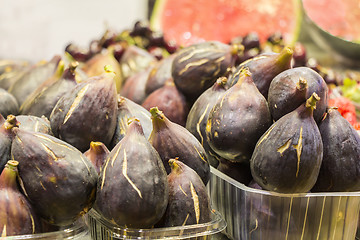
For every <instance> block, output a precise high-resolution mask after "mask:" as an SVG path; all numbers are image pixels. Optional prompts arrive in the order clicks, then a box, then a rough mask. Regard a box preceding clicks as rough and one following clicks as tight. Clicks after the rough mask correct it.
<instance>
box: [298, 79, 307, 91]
mask: <svg viewBox="0 0 360 240" xmlns="http://www.w3.org/2000/svg"><path fill="white" fill-rule="evenodd" d="M306 88H307V80H306V79H304V78H302V77H300V78H299V81H298V82H297V84H296V89H298V90H299V91H304V90H305V89H306Z"/></svg>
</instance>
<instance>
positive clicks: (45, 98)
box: [20, 62, 78, 118]
mask: <svg viewBox="0 0 360 240" xmlns="http://www.w3.org/2000/svg"><path fill="white" fill-rule="evenodd" d="M77 66H78V62H73V63H71V64H70V65H69V67H68V68H67V69H66V70H65V71H64V73H63V74H62V76H61V77H60V78H59V79H56V81H55V82H53V83H51V84H50V85H48V86H46V87H43V88H42V89H41V91H39V92H38V93H37V94H35V95H34V96H31V98H30V99H29V98H27V99H26V101H25V102H24V103H23V104H22V105H21V107H20V112H21V114H23V115H32V116H37V117H41V116H45V117H47V118H50V114H51V112H52V110H53V108H54V107H55V105H56V103H57V101H58V100H59V99H60V97H62V95H64V94H65V93H66V92H68V91H70V90H71V89H72V88H74V87H75V85H76V80H75V69H76V67H77Z"/></svg>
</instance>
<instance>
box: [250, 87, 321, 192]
mask: <svg viewBox="0 0 360 240" xmlns="http://www.w3.org/2000/svg"><path fill="white" fill-rule="evenodd" d="M317 101H319V97H318V96H317V95H316V93H313V95H312V96H311V97H310V98H309V99H308V100H307V101H306V103H304V104H302V105H300V106H299V107H298V108H297V109H296V110H294V111H292V112H290V113H288V114H286V115H285V116H283V117H281V118H280V119H279V120H278V121H276V122H275V123H273V124H272V125H271V126H270V128H269V129H268V130H267V131H266V132H265V133H264V134H263V135H262V136H261V138H260V139H259V141H258V142H257V144H256V147H255V150H254V152H253V155H252V157H251V159H250V168H251V175H252V176H253V178H254V180H255V181H256V182H257V183H258V184H259V185H260V186H261V187H262V188H264V189H266V190H269V191H275V192H282V193H305V192H308V191H310V190H311V188H312V187H313V186H314V184H315V182H316V179H317V177H318V175H319V171H320V166H321V162H322V158H323V143H322V140H321V135H320V131H319V128H318V126H317V125H316V122H315V120H314V118H313V109H314V107H315V105H316V102H317Z"/></svg>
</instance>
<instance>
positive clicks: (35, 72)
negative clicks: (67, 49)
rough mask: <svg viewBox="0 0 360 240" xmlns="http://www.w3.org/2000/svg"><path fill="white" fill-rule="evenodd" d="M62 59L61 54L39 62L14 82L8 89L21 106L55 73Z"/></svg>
mask: <svg viewBox="0 0 360 240" xmlns="http://www.w3.org/2000/svg"><path fill="white" fill-rule="evenodd" d="M60 61H61V57H60V56H57V55H56V56H54V57H53V58H52V59H51V60H50V61H49V62H46V63H39V64H38V65H35V66H33V67H32V68H30V69H29V70H27V71H26V73H25V74H24V75H23V76H22V77H21V78H19V79H18V80H17V81H16V82H14V83H13V84H12V85H11V86H10V87H9V89H8V91H9V93H11V94H12V95H13V96H14V97H15V98H16V100H17V102H18V104H19V106H21V105H22V104H23V103H24V101H25V100H26V98H27V97H28V96H29V95H30V94H31V93H32V92H33V91H34V90H35V89H36V88H37V87H38V86H39V85H40V84H42V83H43V82H45V81H46V80H47V79H48V78H50V77H51V76H53V75H54V73H55V72H56V70H57V68H58V66H59V67H61V64H60V65H59V63H60Z"/></svg>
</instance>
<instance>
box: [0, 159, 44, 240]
mask: <svg viewBox="0 0 360 240" xmlns="http://www.w3.org/2000/svg"><path fill="white" fill-rule="evenodd" d="M18 164H19V163H18V162H17V161H14V160H10V161H8V162H7V164H6V165H5V168H4V170H3V172H2V173H1V175H0V232H1V237H8V236H15V235H25V234H35V233H39V232H40V224H39V218H38V216H37V215H36V214H35V212H34V210H33V208H32V206H31V205H30V203H29V202H28V200H27V199H26V197H25V196H24V195H23V194H22V193H21V192H20V189H19V188H18V183H17V181H16V179H17V177H18V170H17V166H18Z"/></svg>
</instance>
